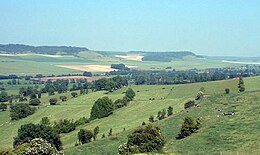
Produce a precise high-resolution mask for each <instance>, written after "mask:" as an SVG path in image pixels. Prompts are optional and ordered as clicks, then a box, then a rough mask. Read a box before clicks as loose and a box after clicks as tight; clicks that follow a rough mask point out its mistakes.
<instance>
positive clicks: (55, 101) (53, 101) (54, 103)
mask: <svg viewBox="0 0 260 155" xmlns="http://www.w3.org/2000/svg"><path fill="white" fill-rule="evenodd" d="M57 102H58V99H57V98H51V99H50V100H49V103H50V105H56V103H57Z"/></svg>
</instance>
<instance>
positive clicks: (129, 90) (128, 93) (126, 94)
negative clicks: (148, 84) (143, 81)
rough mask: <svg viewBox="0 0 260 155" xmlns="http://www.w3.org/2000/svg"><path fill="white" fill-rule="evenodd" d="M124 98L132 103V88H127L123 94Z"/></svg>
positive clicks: (133, 95)
mask: <svg viewBox="0 0 260 155" xmlns="http://www.w3.org/2000/svg"><path fill="white" fill-rule="evenodd" d="M125 96H126V97H127V98H129V99H130V101H132V100H133V99H134V97H135V92H134V91H133V89H132V88H128V89H127V91H126V93H125Z"/></svg>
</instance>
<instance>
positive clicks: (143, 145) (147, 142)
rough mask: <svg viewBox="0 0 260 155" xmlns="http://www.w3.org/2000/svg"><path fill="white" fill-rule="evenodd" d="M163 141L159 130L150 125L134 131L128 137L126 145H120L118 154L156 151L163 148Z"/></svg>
mask: <svg viewBox="0 0 260 155" xmlns="http://www.w3.org/2000/svg"><path fill="white" fill-rule="evenodd" d="M164 144H165V139H164V137H163V136H162V134H161V131H160V128H159V127H156V126H153V125H151V124H149V125H147V126H145V127H144V128H139V129H136V130H135V131H134V132H133V133H132V134H131V135H129V136H128V141H127V143H126V144H123V145H120V146H119V148H118V153H119V154H128V153H145V152H152V151H158V150H160V149H162V148H163V146H164Z"/></svg>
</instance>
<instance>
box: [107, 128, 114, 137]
mask: <svg viewBox="0 0 260 155" xmlns="http://www.w3.org/2000/svg"><path fill="white" fill-rule="evenodd" d="M112 134H113V129H112V128H110V129H109V132H108V136H112Z"/></svg>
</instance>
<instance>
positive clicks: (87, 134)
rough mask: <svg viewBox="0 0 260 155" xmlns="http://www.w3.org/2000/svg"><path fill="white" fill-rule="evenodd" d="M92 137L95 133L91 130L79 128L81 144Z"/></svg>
mask: <svg viewBox="0 0 260 155" xmlns="http://www.w3.org/2000/svg"><path fill="white" fill-rule="evenodd" d="M92 138H93V133H92V131H91V130H84V129H80V130H79V132H78V139H79V141H80V142H81V144H85V143H89V142H91V140H92Z"/></svg>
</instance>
